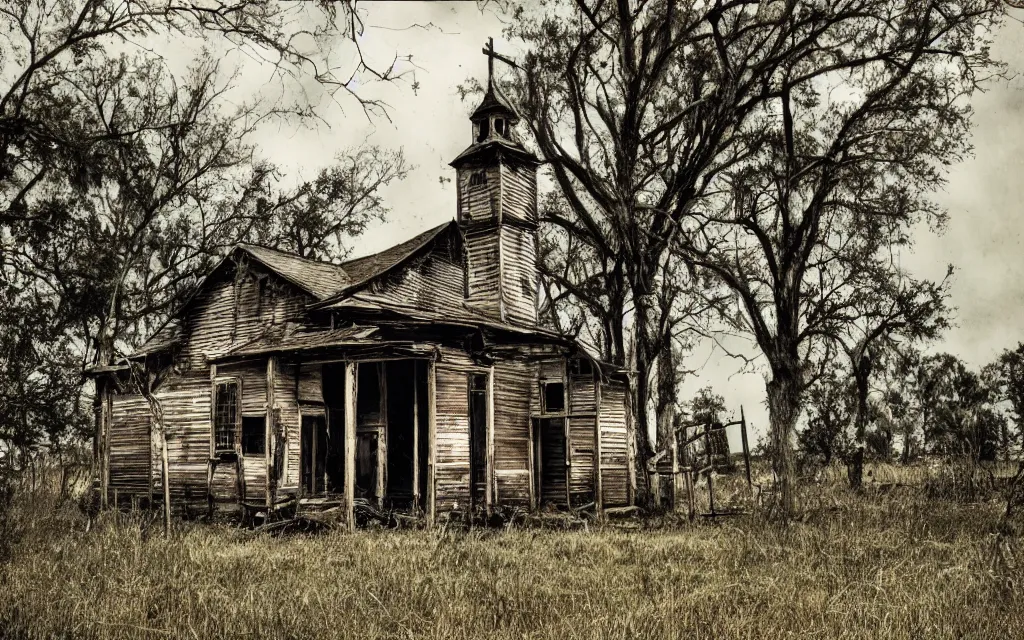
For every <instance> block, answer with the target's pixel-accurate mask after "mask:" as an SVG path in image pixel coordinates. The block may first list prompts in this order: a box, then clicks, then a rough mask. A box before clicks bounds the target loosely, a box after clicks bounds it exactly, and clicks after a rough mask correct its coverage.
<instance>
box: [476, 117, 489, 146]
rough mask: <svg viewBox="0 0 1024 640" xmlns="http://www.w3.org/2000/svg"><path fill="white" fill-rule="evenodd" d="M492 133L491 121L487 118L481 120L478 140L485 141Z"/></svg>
mask: <svg viewBox="0 0 1024 640" xmlns="http://www.w3.org/2000/svg"><path fill="white" fill-rule="evenodd" d="M490 133H491V123H490V122H488V121H487V120H481V121H480V135H479V136H477V139H476V141H477V142H483V141H484V140H486V139H487V136H488V135H490Z"/></svg>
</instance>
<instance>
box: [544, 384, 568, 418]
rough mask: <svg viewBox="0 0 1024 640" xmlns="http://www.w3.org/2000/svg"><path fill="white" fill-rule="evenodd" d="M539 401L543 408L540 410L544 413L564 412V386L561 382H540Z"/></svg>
mask: <svg viewBox="0 0 1024 640" xmlns="http://www.w3.org/2000/svg"><path fill="white" fill-rule="evenodd" d="M541 391H542V393H541V399H542V400H543V401H544V406H543V407H541V410H542V411H543V412H544V413H557V412H559V411H565V385H564V384H562V383H561V382H542V383H541Z"/></svg>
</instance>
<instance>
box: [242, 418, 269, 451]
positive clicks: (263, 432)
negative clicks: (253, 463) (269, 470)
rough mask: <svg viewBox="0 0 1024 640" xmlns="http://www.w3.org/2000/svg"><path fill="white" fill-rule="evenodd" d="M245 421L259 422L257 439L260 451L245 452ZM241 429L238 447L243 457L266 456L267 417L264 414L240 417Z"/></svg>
mask: <svg viewBox="0 0 1024 640" xmlns="http://www.w3.org/2000/svg"><path fill="white" fill-rule="evenodd" d="M246 420H259V421H260V437H259V443H260V446H259V449H260V451H246V448H245V442H246V440H245V421H246ZM241 423H242V428H241V437H240V438H239V445H240V447H241V451H242V455H243V456H254V457H261V456H266V455H267V416H266V414H255V413H252V414H249V415H247V416H242V418H241Z"/></svg>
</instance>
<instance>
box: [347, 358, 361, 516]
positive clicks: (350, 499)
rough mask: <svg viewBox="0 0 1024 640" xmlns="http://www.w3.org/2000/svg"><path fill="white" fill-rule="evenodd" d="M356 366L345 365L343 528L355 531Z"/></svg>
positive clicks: (350, 363) (357, 382) (353, 363)
mask: <svg viewBox="0 0 1024 640" xmlns="http://www.w3.org/2000/svg"><path fill="white" fill-rule="evenodd" d="M357 366H358V365H357V364H356V363H355V362H351V361H350V362H346V363H345V526H346V527H348V530H349V531H355V529H356V510H355V507H356V393H357V392H358V390H359V389H358V384H359V380H358V378H357V377H356V373H357V369H356V367H357Z"/></svg>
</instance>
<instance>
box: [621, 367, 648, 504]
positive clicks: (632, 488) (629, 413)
mask: <svg viewBox="0 0 1024 640" xmlns="http://www.w3.org/2000/svg"><path fill="white" fill-rule="evenodd" d="M630 382H632V378H630ZM623 391H624V393H623V395H624V396H625V404H626V407H625V409H626V474H627V475H628V483H627V485H626V491H627V496H626V499H627V502H628V504H630V505H635V504H636V454H637V451H636V442H637V438H640V437H643V438H646V437H647V425H642V427H643V429H644V432H643V434H642V435H640V436H638V435H637V431H636V423H635V422H634V421H633V393H632V388H631V386H630V385H627V386H626V388H625V389H624V390H623Z"/></svg>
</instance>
